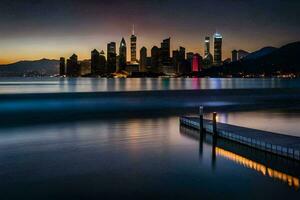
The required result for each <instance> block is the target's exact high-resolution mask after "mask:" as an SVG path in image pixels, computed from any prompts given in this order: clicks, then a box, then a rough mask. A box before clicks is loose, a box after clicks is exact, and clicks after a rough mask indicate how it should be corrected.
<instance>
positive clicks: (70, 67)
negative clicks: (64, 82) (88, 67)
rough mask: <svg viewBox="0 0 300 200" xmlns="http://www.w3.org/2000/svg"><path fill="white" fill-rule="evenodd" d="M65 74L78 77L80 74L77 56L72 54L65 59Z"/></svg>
mask: <svg viewBox="0 0 300 200" xmlns="http://www.w3.org/2000/svg"><path fill="white" fill-rule="evenodd" d="M67 76H70V77H78V76H80V65H79V63H78V56H77V55H76V54H73V55H72V56H71V57H70V58H69V59H68V60H67Z"/></svg>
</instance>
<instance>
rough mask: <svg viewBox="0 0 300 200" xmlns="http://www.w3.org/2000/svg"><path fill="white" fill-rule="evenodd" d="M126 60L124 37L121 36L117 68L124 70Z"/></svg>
mask: <svg viewBox="0 0 300 200" xmlns="http://www.w3.org/2000/svg"><path fill="white" fill-rule="evenodd" d="M126 62H127V47H126V42H125V39H124V38H122V40H121V43H120V48H119V70H125V67H126Z"/></svg>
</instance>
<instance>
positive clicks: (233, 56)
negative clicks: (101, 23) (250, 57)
mask: <svg viewBox="0 0 300 200" xmlns="http://www.w3.org/2000/svg"><path fill="white" fill-rule="evenodd" d="M231 54H232V56H231V60H232V62H236V61H237V60H238V51H237V50H233V51H232V52H231Z"/></svg>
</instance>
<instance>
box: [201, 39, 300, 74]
mask: <svg viewBox="0 0 300 200" xmlns="http://www.w3.org/2000/svg"><path fill="white" fill-rule="evenodd" d="M299 54H300V41H299V42H293V43H289V44H287V45H284V46H282V47H280V48H274V47H265V48H262V49H260V50H258V51H255V52H253V53H251V54H249V55H248V56H246V57H245V58H244V59H242V60H239V61H236V62H231V63H226V64H224V65H223V66H221V67H214V68H213V69H210V70H208V72H207V73H211V74H215V73H223V74H225V75H226V74H227V75H229V74H231V75H232V74H233V75H234V74H239V73H245V74H262V73H264V74H267V75H271V74H274V73H277V72H279V71H280V72H281V73H297V74H298V73H299V72H300V59H299Z"/></svg>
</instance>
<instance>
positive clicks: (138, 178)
mask: <svg viewBox="0 0 300 200" xmlns="http://www.w3.org/2000/svg"><path fill="white" fill-rule="evenodd" d="M0 131H1V133H0V161H1V162H0V188H1V196H2V198H4V199H20V198H22V199H33V198H37V199H76V198H79V197H80V198H83V199H99V198H104V199H115V198H124V197H125V198H145V197H149V198H160V199H170V198H172V199H194V198H203V199H216V198H222V199H232V198H236V199H241V198H243V199H262V198H264V199H274V198H278V199H282V198H285V197H291V198H293V197H295V198H296V197H297V196H298V195H299V193H298V191H296V190H294V189H291V188H290V187H288V184H282V182H280V181H276V179H270V178H268V177H265V176H262V174H260V173H257V172H256V171H253V170H249V169H248V168H244V167H243V166H241V165H237V164H235V163H234V162H232V161H231V160H228V158H225V157H222V156H221V157H219V156H218V155H221V153H220V151H219V150H218V149H217V150H216V151H215V153H216V154H217V157H216V158H214V156H213V151H212V149H213V148H212V145H211V142H205V143H203V144H202V150H201V154H200V149H199V148H200V146H199V140H197V139H194V138H192V139H191V138H190V137H187V136H186V134H185V133H182V131H181V130H180V127H179V120H178V116H172V117H164V118H160V117H151V118H140V119H115V120H113V119H111V120H98V121H86V122H82V121H79V122H72V123H56V124H48V125H39V126H28V127H19V128H6V129H1V130H0ZM228 146H229V147H233V146H232V145H228V144H225V146H224V145H223V146H218V147H219V148H222V149H224V147H228ZM238 150H239V148H238ZM226 151H229V150H226ZM230 152H233V151H230ZM252 154H253V152H252ZM249 160H251V159H249ZM272 160H274V159H272ZM275 160H276V159H275ZM255 162H257V161H255ZM262 164H264V163H262ZM264 165H266V164H264ZM289 165H291V164H290V163H289V162H288V163H285V165H284V169H285V167H287V166H289ZM276 166H277V165H276ZM271 169H273V168H271ZM284 169H282V168H280V170H277V171H279V172H282V173H284V174H290V172H289V171H285V170H284ZM293 177H296V178H297V176H296V175H295V174H293ZM298 178H299V177H298ZM249 190H251V191H255V192H251V193H249V192H248V191H249Z"/></svg>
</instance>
